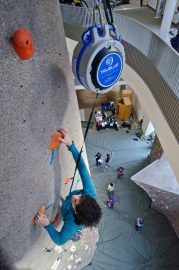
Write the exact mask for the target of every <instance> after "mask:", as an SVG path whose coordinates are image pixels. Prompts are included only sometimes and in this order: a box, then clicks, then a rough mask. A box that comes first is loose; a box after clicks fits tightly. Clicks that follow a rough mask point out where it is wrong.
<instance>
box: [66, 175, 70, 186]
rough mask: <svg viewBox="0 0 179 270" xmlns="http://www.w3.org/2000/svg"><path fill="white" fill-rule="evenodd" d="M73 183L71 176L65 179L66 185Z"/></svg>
mask: <svg viewBox="0 0 179 270" xmlns="http://www.w3.org/2000/svg"><path fill="white" fill-rule="evenodd" d="M70 181H71V178H70V176H67V178H66V179H65V185H66V184H68V183H69V182H70Z"/></svg>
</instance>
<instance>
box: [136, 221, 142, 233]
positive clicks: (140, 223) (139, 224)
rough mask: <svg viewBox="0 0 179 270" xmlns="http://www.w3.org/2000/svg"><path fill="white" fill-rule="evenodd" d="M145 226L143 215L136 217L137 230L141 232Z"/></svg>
mask: <svg viewBox="0 0 179 270" xmlns="http://www.w3.org/2000/svg"><path fill="white" fill-rule="evenodd" d="M143 228H144V220H143V218H141V217H138V218H137V219H136V232H140V230H142V229H143Z"/></svg>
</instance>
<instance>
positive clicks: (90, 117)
mask: <svg viewBox="0 0 179 270" xmlns="http://www.w3.org/2000/svg"><path fill="white" fill-rule="evenodd" d="M97 97H98V94H96V97H95V101H94V104H93V107H92V110H91V113H90V116H89V119H88V123H87V126H86V130H85V135H84V140H83V144H82V147H81V150H80V153H79V155H78V159H77V161H76V167H75V171H74V175H73V177H72V183H71V187H70V192H69V194H70V193H71V190H72V187H73V184H74V180H75V175H76V171H77V169H78V165H79V162H80V158H81V154H82V151H83V146H84V143H85V140H86V136H87V134H88V130H89V127H90V123H91V119H92V116H93V112H94V108H95V105H96V100H97Z"/></svg>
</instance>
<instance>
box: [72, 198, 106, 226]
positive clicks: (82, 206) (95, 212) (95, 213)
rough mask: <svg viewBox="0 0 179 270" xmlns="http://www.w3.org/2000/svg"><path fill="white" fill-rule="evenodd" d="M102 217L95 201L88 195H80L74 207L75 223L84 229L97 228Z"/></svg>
mask: <svg viewBox="0 0 179 270" xmlns="http://www.w3.org/2000/svg"><path fill="white" fill-rule="evenodd" d="M101 216H102V211H101V207H100V206H99V204H98V203H97V201H96V200H95V199H93V198H91V197H90V196H88V195H81V198H80V201H79V203H78V204H77V205H76V207H75V223H76V224H78V225H81V224H83V225H85V227H93V226H97V225H98V223H99V221H100V219H101Z"/></svg>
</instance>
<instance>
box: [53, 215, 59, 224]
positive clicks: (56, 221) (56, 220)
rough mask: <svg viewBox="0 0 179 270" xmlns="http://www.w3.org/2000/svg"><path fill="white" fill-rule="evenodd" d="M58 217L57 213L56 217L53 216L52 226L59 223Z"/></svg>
mask: <svg viewBox="0 0 179 270" xmlns="http://www.w3.org/2000/svg"><path fill="white" fill-rule="evenodd" d="M59 217H60V215H59V213H57V214H56V216H55V218H54V220H53V221H52V224H53V225H57V223H58V221H59Z"/></svg>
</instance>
